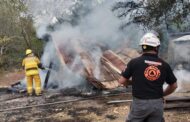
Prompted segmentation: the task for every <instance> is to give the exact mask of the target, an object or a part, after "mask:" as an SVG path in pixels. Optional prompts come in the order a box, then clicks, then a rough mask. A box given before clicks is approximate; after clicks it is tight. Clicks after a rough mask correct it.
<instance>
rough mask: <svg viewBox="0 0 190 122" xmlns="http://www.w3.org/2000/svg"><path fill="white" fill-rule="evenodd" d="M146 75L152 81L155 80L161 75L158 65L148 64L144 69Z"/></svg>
mask: <svg viewBox="0 0 190 122" xmlns="http://www.w3.org/2000/svg"><path fill="white" fill-rule="evenodd" d="M144 76H145V78H146V79H148V80H150V81H155V80H157V79H158V78H159V77H160V70H159V69H158V68H157V67H156V66H152V65H151V66H148V67H147V68H146V69H145V71H144Z"/></svg>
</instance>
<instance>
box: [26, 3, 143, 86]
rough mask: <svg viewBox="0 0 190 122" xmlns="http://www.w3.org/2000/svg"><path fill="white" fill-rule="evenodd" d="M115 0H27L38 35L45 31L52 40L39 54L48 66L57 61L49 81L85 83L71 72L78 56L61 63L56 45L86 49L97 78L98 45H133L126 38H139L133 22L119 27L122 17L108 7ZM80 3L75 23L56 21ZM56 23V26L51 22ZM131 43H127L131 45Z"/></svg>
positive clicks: (65, 48)
mask: <svg viewBox="0 0 190 122" xmlns="http://www.w3.org/2000/svg"><path fill="white" fill-rule="evenodd" d="M115 2H117V0H97V1H93V0H40V1H39V0H30V1H29V2H28V4H27V5H28V7H29V13H31V14H32V15H33V16H34V20H35V27H36V29H37V35H38V37H42V36H43V35H44V34H47V33H48V34H49V35H51V37H52V41H50V42H48V43H47V45H46V47H45V49H44V54H43V56H42V62H43V64H44V65H46V66H48V65H49V63H50V61H51V62H53V63H54V65H57V67H56V68H55V69H53V70H52V72H51V75H50V79H49V81H50V82H57V84H58V85H59V87H61V88H65V87H74V86H78V85H80V84H81V83H84V78H83V77H81V76H80V75H79V74H80V73H77V72H75V73H73V72H72V70H73V68H75V67H76V66H78V65H80V63H81V61H80V56H79V55H77V54H74V55H73V56H74V60H73V62H72V64H70V65H69V66H65V65H63V66H61V65H60V64H61V63H60V57H59V55H58V53H57V52H56V47H58V46H59V47H61V48H62V49H63V50H64V51H66V52H69V53H73V52H74V51H75V50H74V48H75V47H81V48H82V49H84V50H85V51H87V53H89V54H90V55H91V57H92V59H93V61H94V63H95V64H96V65H95V66H96V67H95V68H94V71H93V72H94V74H95V76H96V78H99V76H100V68H99V65H100V57H101V55H102V50H101V49H100V47H99V46H97V45H101V46H103V47H106V48H109V49H113V50H114V49H117V48H119V47H120V46H123V45H124V44H131V45H132V43H131V42H132V41H129V40H133V41H134V42H133V43H137V42H138V41H139V39H140V37H141V36H142V34H143V32H142V30H140V29H139V28H137V27H136V26H135V25H131V26H129V27H128V28H125V29H124V30H121V29H120V26H121V25H122V23H123V22H124V20H120V19H118V18H117V17H116V16H115V15H114V13H113V12H112V11H111V9H112V7H113V4H114V3H115ZM81 3H82V5H83V4H85V5H86V6H87V9H84V11H82V12H81V11H80V12H81V13H82V14H83V15H82V16H81V17H78V18H75V20H77V19H78V20H77V24H75V25H72V23H69V22H66V23H65V22H63V23H59V19H60V18H61V19H64V20H68V21H70V20H71V19H72V16H73V14H74V13H72V12H73V10H74V9H75V8H76V7H77V6H78V5H79V4H80V5H81ZM86 6H85V7H86ZM81 9H83V8H81ZM88 11H89V12H88ZM84 13H86V14H84ZM79 16H80V13H79ZM56 24H58V26H54V25H56ZM50 25H51V26H54V28H53V31H50V30H48V29H47V27H48V26H50ZM78 45H80V46H78ZM131 45H126V46H128V47H131ZM133 46H134V45H133ZM80 68H81V69H82V68H83V67H80ZM78 72H80V70H78Z"/></svg>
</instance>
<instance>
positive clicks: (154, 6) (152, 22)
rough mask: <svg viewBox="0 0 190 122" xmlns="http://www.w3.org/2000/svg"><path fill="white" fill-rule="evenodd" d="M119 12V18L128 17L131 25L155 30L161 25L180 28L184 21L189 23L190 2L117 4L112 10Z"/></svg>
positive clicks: (165, 0) (161, 0)
mask: <svg viewBox="0 0 190 122" xmlns="http://www.w3.org/2000/svg"><path fill="white" fill-rule="evenodd" d="M112 10H113V11H117V15H118V17H119V18H122V17H127V18H128V19H127V20H128V21H127V22H126V24H125V25H123V27H125V26H127V25H128V24H130V23H137V24H140V25H143V26H144V27H146V28H148V29H154V28H155V27H158V26H160V25H164V26H166V28H167V29H170V26H176V27H177V28H180V27H181V26H182V24H183V23H184V21H188V19H189V16H188V15H189V12H190V1H189V0H138V1H124V2H117V3H116V5H115V6H114V7H113V9H112Z"/></svg>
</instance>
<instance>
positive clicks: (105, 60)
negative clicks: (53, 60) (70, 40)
mask: <svg viewBox="0 0 190 122" xmlns="http://www.w3.org/2000/svg"><path fill="white" fill-rule="evenodd" d="M76 42H77V44H75V45H72V51H71V50H69V51H68V49H67V47H66V48H63V47H64V46H59V45H57V44H56V45H55V46H56V50H57V54H58V56H60V57H59V58H60V62H61V63H62V65H63V66H64V65H67V67H70V65H71V64H72V63H73V62H74V58H75V56H79V57H80V58H79V59H80V62H79V63H78V64H76V65H75V66H74V67H72V68H71V70H72V71H73V72H77V73H78V72H79V73H80V75H81V76H84V77H85V78H86V80H87V81H88V82H89V83H90V84H91V85H93V86H94V87H95V88H97V89H113V88H117V87H118V86H119V84H118V82H117V80H118V79H119V77H120V74H121V72H122V71H123V70H124V69H125V68H126V61H127V62H128V61H129V60H130V59H131V58H134V57H137V56H139V53H138V52H137V51H136V50H135V49H130V48H124V49H120V50H119V51H117V53H116V52H114V51H112V50H105V49H104V50H102V51H103V53H102V56H101V58H100V76H99V77H98V78H97V77H96V76H95V74H94V69H95V67H98V66H97V64H96V63H95V62H94V59H93V57H92V56H91V54H90V53H89V51H88V50H86V49H85V48H84V47H82V45H81V44H80V42H81V41H76ZM100 48H101V47H100ZM81 67H82V68H81Z"/></svg>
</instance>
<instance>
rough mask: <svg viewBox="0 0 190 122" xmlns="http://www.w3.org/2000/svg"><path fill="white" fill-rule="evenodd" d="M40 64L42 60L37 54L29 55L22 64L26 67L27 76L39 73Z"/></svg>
mask: <svg viewBox="0 0 190 122" xmlns="http://www.w3.org/2000/svg"><path fill="white" fill-rule="evenodd" d="M38 64H40V60H39V59H38V58H37V57H36V56H27V57H26V58H24V59H23V61H22V66H23V67H24V68H25V73H26V76H31V75H37V74H39V71H38Z"/></svg>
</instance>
